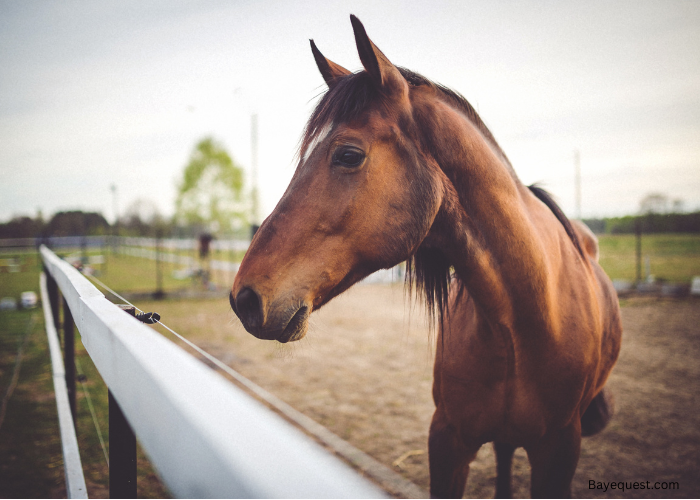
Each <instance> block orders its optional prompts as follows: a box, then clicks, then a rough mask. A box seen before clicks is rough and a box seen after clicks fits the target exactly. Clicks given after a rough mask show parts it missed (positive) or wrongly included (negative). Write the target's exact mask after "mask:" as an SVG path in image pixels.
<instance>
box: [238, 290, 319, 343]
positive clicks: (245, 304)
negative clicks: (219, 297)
mask: <svg viewBox="0 0 700 500" xmlns="http://www.w3.org/2000/svg"><path fill="white" fill-rule="evenodd" d="M229 302H230V303H231V309H233V312H234V313H236V316H238V319H240V320H241V323H242V324H243V327H244V328H245V329H246V330H247V331H248V333H250V334H251V335H253V336H255V337H257V338H259V339H263V340H277V341H278V342H281V343H286V342H292V341H295V340H299V339H301V338H302V337H303V336H304V335H305V334H306V329H307V324H308V319H309V307H307V306H306V305H305V304H304V303H301V304H299V305H298V306H294V307H284V308H274V309H273V310H271V311H267V312H268V314H265V311H263V307H262V300H260V296H259V295H258V294H257V293H256V292H255V291H254V290H253V289H252V288H248V287H244V288H243V289H241V291H240V292H238V295H236V297H235V298H234V297H233V292H231V293H230V294H229Z"/></svg>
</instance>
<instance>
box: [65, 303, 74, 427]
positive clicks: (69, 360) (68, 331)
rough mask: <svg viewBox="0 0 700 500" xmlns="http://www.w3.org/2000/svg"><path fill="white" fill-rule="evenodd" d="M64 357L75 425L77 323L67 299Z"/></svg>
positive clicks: (69, 398) (69, 399)
mask: <svg viewBox="0 0 700 500" xmlns="http://www.w3.org/2000/svg"><path fill="white" fill-rule="evenodd" d="M63 357H64V361H63V362H64V365H65V371H66V387H67V388H68V401H69V402H70V411H71V413H72V414H73V424H74V425H75V424H76V421H77V406H76V402H75V323H74V322H73V315H72V314H71V312H70V307H68V302H66V300H65V298H64V299H63Z"/></svg>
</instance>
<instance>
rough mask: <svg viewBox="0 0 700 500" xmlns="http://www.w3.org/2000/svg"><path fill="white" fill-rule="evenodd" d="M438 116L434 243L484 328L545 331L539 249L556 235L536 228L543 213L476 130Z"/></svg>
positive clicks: (547, 265) (545, 285)
mask: <svg viewBox="0 0 700 500" xmlns="http://www.w3.org/2000/svg"><path fill="white" fill-rule="evenodd" d="M438 115H439V116H440V120H438V122H439V126H438V127H437V128H436V129H434V134H435V135H434V136H433V138H432V139H433V144H434V147H433V148H431V149H432V150H433V151H434V155H435V160H436V161H437V163H438V164H439V165H440V167H441V169H442V171H443V172H444V173H445V175H446V177H447V179H448V180H447V181H446V182H445V185H446V193H445V200H444V204H443V210H441V212H440V214H439V215H438V218H437V219H436V221H435V225H434V227H433V231H432V234H431V235H430V238H432V243H433V244H435V245H436V246H439V247H440V248H441V250H442V251H443V252H444V253H445V254H446V255H447V257H448V258H449V259H450V261H451V263H452V264H453V266H454V268H455V271H456V274H457V276H458V277H459V278H460V280H461V281H462V282H463V283H464V284H465V286H466V287H467V290H468V291H469V295H470V296H471V297H472V298H473V299H474V300H475V303H476V304H477V305H478V306H479V310H480V311H482V312H483V314H486V316H487V320H488V322H489V323H491V324H496V323H498V324H500V325H502V326H505V327H507V328H513V329H517V328H518V325H522V324H527V325H529V326H532V327H535V328H544V329H548V327H549V326H550V325H548V322H550V321H551V318H549V317H548V316H547V311H549V310H550V307H548V306H549V303H550V301H551V300H552V299H553V297H552V294H551V288H552V287H551V282H552V281H551V280H552V278H553V277H552V276H551V273H552V271H553V266H552V261H551V259H548V257H547V255H546V253H545V252H544V246H545V245H547V244H552V243H554V244H556V241H558V239H557V238H558V237H557V235H552V236H551V238H550V237H548V236H547V235H546V234H543V233H542V230H541V228H538V227H537V224H536V221H537V219H538V218H539V217H540V216H541V215H542V214H539V213H538V211H539V210H541V206H538V204H537V203H533V200H534V197H532V196H531V195H530V193H529V190H528V189H527V188H526V187H525V186H524V185H523V184H522V183H521V182H520V181H518V179H517V178H516V177H515V175H514V173H513V172H512V169H511V168H510V166H509V164H507V160H505V158H503V157H502V156H501V154H500V153H499V151H498V149H497V148H495V147H493V146H492V145H491V144H490V143H489V142H488V141H487V140H485V138H484V136H483V134H482V133H481V132H480V131H479V130H478V128H477V127H476V126H474V125H473V124H472V123H471V122H470V121H469V120H468V119H467V118H466V117H464V116H463V115H462V114H461V113H459V112H458V111H456V110H454V109H452V108H450V107H448V106H446V105H444V106H442V107H441V109H438ZM440 129H441V130H440ZM539 205H541V204H539ZM545 208H546V207H545ZM549 215H551V214H549ZM548 239H551V241H547V240H548Z"/></svg>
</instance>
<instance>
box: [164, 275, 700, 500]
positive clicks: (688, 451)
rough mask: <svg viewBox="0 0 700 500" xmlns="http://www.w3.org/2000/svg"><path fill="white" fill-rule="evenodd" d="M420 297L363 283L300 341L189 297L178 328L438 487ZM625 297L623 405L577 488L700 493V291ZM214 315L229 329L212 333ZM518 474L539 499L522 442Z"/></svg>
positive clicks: (617, 374)
mask: <svg viewBox="0 0 700 500" xmlns="http://www.w3.org/2000/svg"><path fill="white" fill-rule="evenodd" d="M167 304H168V303H161V304H160V306H159V307H160V309H161V310H162V313H163V317H164V318H167V317H168V316H169V312H168V310H167V308H168V307H182V304H180V305H179V306H177V305H176V304H175V303H173V304H172V306H168V305H167ZM214 304H216V305H215V306H214ZM409 304H410V302H409V300H407V299H406V297H405V294H404V289H403V287H402V286H401V285H358V286H355V287H354V288H353V289H351V290H350V291H349V292H347V293H345V294H344V295H342V296H341V297H339V298H338V299H335V300H334V301H333V302H331V303H330V304H328V305H327V306H325V307H324V309H322V310H321V311H319V312H318V313H315V314H314V315H313V316H312V328H311V331H310V333H309V334H308V335H307V337H306V338H305V339H303V340H302V341H299V342H296V343H291V344H288V345H280V344H278V343H276V342H266V341H260V340H257V339H255V338H253V337H252V336H250V335H249V334H247V333H246V332H245V331H244V330H243V328H242V327H241V326H240V323H238V321H234V320H233V314H232V313H231V312H230V309H227V307H226V306H224V305H222V304H220V303H219V302H218V301H217V302H215V303H213V302H211V301H209V302H206V301H203V302H201V303H194V304H193V303H188V305H187V309H188V311H189V312H194V311H197V312H194V314H189V315H188V316H187V317H186V318H185V317H183V316H181V315H180V314H177V313H175V311H173V314H172V316H171V317H173V318H177V320H176V321H175V320H174V321H175V323H173V324H170V326H173V327H175V328H176V329H178V330H179V331H181V332H183V333H185V332H189V336H190V337H191V338H192V340H194V341H196V342H197V343H199V345H200V346H202V347H203V348H205V349H207V350H208V351H209V352H211V353H212V354H215V355H216V356H218V357H219V358H220V359H222V360H223V361H225V362H227V363H228V364H230V365H231V366H233V367H234V368H235V369H237V370H238V371H240V372H241V373H243V374H244V375H245V376H247V377H249V378H250V379H251V380H253V381H255V382H257V383H258V384H260V385H261V386H263V387H264V388H266V389H267V390H269V391H270V392H272V393H274V394H276V395H277V396H279V397H280V398H282V399H283V400H285V401H287V402H288V403H290V404H291V405H292V406H294V407H295V408H297V409H298V410H300V411H302V412H304V413H306V414H307V415H309V416H310V417H312V418H313V419H315V420H316V421H318V422H320V423H321V424H323V425H325V426H326V427H328V428H329V429H330V430H331V431H333V432H334V433H336V434H337V435H338V436H340V437H342V438H343V439H346V440H347V441H349V442H350V443H352V444H353V445H355V446H356V447H358V448H360V449H362V450H363V451H365V452H367V453H368V454H370V455H372V456H373V457H374V458H376V459H377V460H379V461H380V462H382V463H384V464H386V465H387V466H389V467H391V468H393V469H394V470H395V471H397V472H400V473H401V474H403V475H404V476H405V477H407V478H408V479H410V480H411V481H413V482H415V483H416V484H418V485H419V486H421V487H423V488H426V489H427V488H428V484H429V477H428V457H427V437H428V426H429V423H430V418H431V415H432V412H433V410H434V405H433V402H432V398H431V384H432V357H433V348H432V341H433V339H434V335H433V336H431V334H430V332H429V330H428V328H427V327H426V323H425V318H424V316H423V314H422V311H421V310H420V308H419V307H410V306H409ZM622 305H623V308H622V314H623V322H624V328H625V333H624V340H623V346H622V353H621V356H620V360H619V362H618V364H617V366H616V368H615V369H614V370H613V373H612V375H611V378H610V380H609V387H610V388H611V389H612V390H613V393H614V395H615V398H616V407H617V412H616V415H615V417H614V419H613V421H612V423H611V424H610V425H609V426H608V428H607V429H606V430H605V431H604V432H603V433H601V434H599V435H597V436H594V437H591V438H586V439H584V442H583V446H582V452H581V459H580V461H579V466H578V470H577V472H576V476H575V478H574V485H573V493H574V496H575V497H604V498H608V497H613V498H637V497H643V498H659V497H685V498H687V497H698V496H700V479H698V476H699V475H698V470H699V463H700V460H699V458H700V398H698V397H697V396H698V382H699V380H700V362H698V359H700V300H690V299H684V300H664V299H657V298H631V299H626V300H623V302H622ZM213 309H215V310H213ZM203 323H206V324H208V325H209V328H206V329H203V328H202V324H203ZM212 324H217V325H224V326H223V327H222V328H220V329H216V331H215V332H213V333H212V329H211V325H212ZM205 332H206V333H205ZM401 457H403V460H401V461H400V462H397V460H398V459H399V458H401ZM494 477H495V464H494V457H493V452H492V448H491V446H490V445H485V446H484V447H483V448H482V449H481V451H480V452H479V455H478V457H477V459H476V460H475V462H473V463H472V466H471V472H470V476H469V480H468V482H467V489H466V497H468V498H469V497H487V498H488V497H493V494H494V489H493V488H494V486H493V485H494ZM513 477H514V479H513V483H514V494H515V495H516V496H518V497H529V482H530V480H529V465H528V462H527V457H526V455H525V453H524V451H523V450H522V449H520V450H518V451H517V452H516V458H515V461H514V470H513ZM590 481H593V482H594V484H595V485H596V486H597V485H598V483H611V482H614V483H618V482H623V483H624V482H627V484H628V485H631V484H632V483H634V482H637V483H643V484H644V486H646V485H647V484H648V485H649V486H650V487H651V488H653V487H654V486H655V485H656V486H658V488H663V487H664V486H666V487H667V488H669V487H670V486H669V484H668V483H670V482H676V483H677V484H678V487H679V489H646V488H645V489H631V490H624V491H623V490H620V489H617V488H615V489H612V488H611V486H610V485H608V489H607V491H605V490H604V489H599V488H594V489H590V488H589V486H590V485H591V483H590ZM647 481H648V482H649V483H647ZM657 482H658V484H656V483H657ZM600 486H603V485H602V484H601V485H600ZM638 486H640V484H638Z"/></svg>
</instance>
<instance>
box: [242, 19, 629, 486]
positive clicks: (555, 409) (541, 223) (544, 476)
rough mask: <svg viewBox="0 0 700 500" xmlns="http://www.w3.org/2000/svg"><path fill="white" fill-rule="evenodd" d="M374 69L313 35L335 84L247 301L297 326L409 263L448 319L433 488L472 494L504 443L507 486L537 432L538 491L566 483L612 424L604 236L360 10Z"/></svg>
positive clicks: (283, 338)
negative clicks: (566, 208)
mask: <svg viewBox="0 0 700 500" xmlns="http://www.w3.org/2000/svg"><path fill="white" fill-rule="evenodd" d="M351 21H352V26H353V29H354V32H355V39H356V43H357V49H358V51H359V55H360V59H361V61H362V65H363V66H364V71H361V72H358V73H351V72H349V71H348V70H346V69H344V68H343V67H341V66H339V65H337V64H335V63H333V62H331V61H329V60H328V59H326V58H325V57H324V56H323V55H321V53H320V52H319V51H318V49H317V48H316V46H315V44H314V43H313V41H311V49H312V52H313V55H314V58H315V59H316V63H317V65H318V68H319V70H320V71H321V74H322V76H323V78H324V79H325V81H326V83H327V84H328V92H327V93H326V94H325V95H324V96H323V98H322V99H321V101H320V102H319V104H318V106H317V107H316V109H315V110H314V112H313V114H312V116H311V118H310V119H309V122H308V125H307V127H306V131H305V134H304V136H303V140H302V144H301V149H300V160H299V163H298V166H297V169H296V172H295V174H294V176H293V178H292V180H291V182H290V184H289V187H288V188H287V191H286V192H285V194H284V196H283V197H282V199H281V200H280V201H279V203H278V205H277V207H276V208H275V210H274V212H273V213H272V214H271V215H270V216H269V217H268V218H267V220H266V221H265V222H264V223H263V224H262V226H261V227H260V229H259V231H258V232H257V234H256V235H255V238H254V239H253V241H252V243H251V246H250V249H249V250H248V253H247V254H246V256H245V258H244V259H243V262H242V263H241V266H240V270H239V271H238V275H237V276H236V279H235V282H234V284H233V287H232V291H231V306H232V308H233V310H234V311H235V313H236V314H237V315H238V317H239V318H240V319H241V322H242V323H243V325H244V326H245V328H246V329H247V330H248V331H249V332H250V333H252V334H253V335H255V336H256V337H258V338H261V339H274V340H277V341H279V342H289V341H293V340H298V339H300V338H301V337H303V336H304V334H305V333H306V330H307V323H308V318H309V314H310V313H311V312H312V311H314V310H316V309H319V308H320V307H321V306H323V305H324V304H325V303H326V302H328V301H329V300H331V299H332V298H333V297H335V296H337V295H338V294H340V293H341V292H343V291H344V290H346V289H347V288H348V287H350V286H352V285H353V284H354V283H356V282H358V281H359V280H361V279H362V278H364V277H365V276H367V275H369V274H370V273H372V272H374V271H376V270H378V269H382V268H390V267H392V266H395V265H396V264H398V263H400V262H402V261H406V263H407V270H408V276H409V279H408V283H409V285H410V284H412V283H413V284H415V285H416V286H417V289H418V290H420V291H421V292H423V293H424V294H425V299H426V304H427V307H428V308H429V310H430V311H431V313H432V315H433V317H435V316H437V317H438V320H439V330H438V347H437V350H436V360H435V374H434V386H433V397H434V399H435V405H436V407H437V408H436V411H435V414H434V416H433V420H432V424H431V427H430V439H429V452H430V475H431V493H432V495H433V496H436V497H460V496H461V495H462V494H463V491H464V486H465V482H466V478H467V474H468V471H469V463H470V462H471V461H472V460H473V459H474V456H475V455H476V453H477V450H479V448H480V447H481V446H482V445H483V444H484V443H488V442H494V446H495V450H496V457H497V471H498V477H497V481H496V494H497V495H498V496H510V493H511V491H510V468H511V459H512V456H513V451H514V450H515V448H516V447H524V448H525V450H526V451H527V454H528V457H529V460H530V464H531V468H532V481H531V484H532V495H533V496H557V497H563V496H568V495H570V493H571V480H572V478H573V475H574V471H575V469H576V464H577V461H578V457H579V450H580V444H581V435H582V434H583V435H587V434H592V433H595V432H598V431H600V430H601V429H602V428H603V427H604V426H605V424H606V423H607V421H608V420H609V418H610V416H611V412H612V408H611V402H610V399H609V398H608V396H607V395H606V393H605V392H604V389H603V387H604V384H605V381H606V379H607V378H608V374H609V373H610V370H611V369H612V367H613V365H614V363H615V361H616V359H617V356H618V351H619V349H620V337H621V324H620V315H619V308H618V303H617V297H616V295H615V291H614V290H613V288H612V285H611V283H610V280H609V279H608V277H607V276H606V275H605V273H604V272H603V271H602V269H601V268H600V266H599V265H598V263H597V262H596V259H597V243H596V241H595V237H594V236H593V235H592V234H591V233H590V232H589V231H586V230H584V229H583V226H582V225H579V224H576V225H574V224H572V223H571V222H570V221H569V220H568V219H567V218H566V217H565V216H564V214H563V213H562V212H561V210H560V209H559V208H558V207H557V205H556V204H555V203H554V202H553V201H552V199H551V198H550V197H549V196H548V195H547V193H545V192H544V191H543V190H542V189H540V188H537V187H529V188H528V187H526V186H524V185H523V184H522V183H521V182H520V181H519V180H518V177H517V176H516V174H515V172H514V170H513V168H512V167H511V164H510V162H509V161H508V159H507V158H506V156H505V154H504V153H503V151H502V150H501V148H500V147H499V146H498V144H497V143H496V141H495V140H494V138H493V136H492V135H491V133H490V132H489V130H488V129H487V128H486V126H485V125H484V123H483V122H482V121H481V119H480V118H479V116H478V115H477V114H476V112H475V111H474V109H473V108H472V106H471V105H470V104H469V103H468V102H467V101H466V100H465V99H464V98H463V97H462V96H460V95H459V94H457V93H455V92H453V91H451V90H449V89H447V88H445V87H443V86H441V85H437V84H435V83H433V82H431V81H429V80H428V79H426V78H424V77H422V76H420V75H418V74H416V73H413V72H411V71H408V70H406V69H403V68H397V67H396V66H394V65H393V64H392V63H391V62H390V61H389V60H388V59H387V58H386V56H385V55H384V54H383V53H382V52H381V51H380V50H379V49H378V48H377V47H376V46H375V45H374V44H373V43H372V41H371V40H370V39H369V38H368V36H367V34H366V32H365V29H364V27H363V26H362V24H361V23H360V21H359V20H357V18H355V17H354V16H351Z"/></svg>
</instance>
